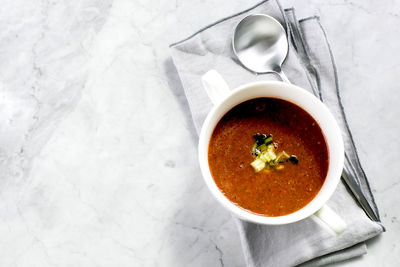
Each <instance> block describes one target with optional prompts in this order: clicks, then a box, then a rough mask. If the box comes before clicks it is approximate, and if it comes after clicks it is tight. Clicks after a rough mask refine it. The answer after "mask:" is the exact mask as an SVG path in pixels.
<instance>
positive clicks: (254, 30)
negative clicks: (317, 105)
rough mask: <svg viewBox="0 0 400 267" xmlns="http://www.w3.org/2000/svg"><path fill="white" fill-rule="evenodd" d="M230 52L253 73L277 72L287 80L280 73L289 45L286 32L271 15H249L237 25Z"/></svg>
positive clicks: (283, 78)
mask: <svg viewBox="0 0 400 267" xmlns="http://www.w3.org/2000/svg"><path fill="white" fill-rule="evenodd" d="M232 46H233V51H234V53H235V55H236V56H237V58H238V59H239V61H240V63H242V64H243V66H244V67H246V68H247V69H249V70H250V71H252V72H255V73H271V72H273V73H277V74H278V75H279V76H280V77H281V79H282V80H283V81H285V82H289V80H288V79H287V77H286V76H285V75H284V73H283V72H282V69H281V66H282V63H283V62H284V61H285V58H286V55H287V53H288V49H289V45H288V41H287V38H286V31H285V29H284V28H283V26H282V25H281V24H280V23H279V22H278V21H277V20H276V19H274V18H273V17H271V16H268V15H263V14H254V15H249V16H247V17H245V18H244V19H242V20H241V21H240V22H239V24H238V25H237V26H236V29H235V32H234V35H233V39H232Z"/></svg>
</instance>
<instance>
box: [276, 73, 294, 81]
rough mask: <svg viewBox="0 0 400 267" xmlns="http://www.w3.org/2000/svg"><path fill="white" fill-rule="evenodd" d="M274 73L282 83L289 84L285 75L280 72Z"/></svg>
mask: <svg viewBox="0 0 400 267" xmlns="http://www.w3.org/2000/svg"><path fill="white" fill-rule="evenodd" d="M275 73H276V74H278V75H279V77H280V78H281V80H282V82H285V83H291V82H290V81H289V79H288V77H286V75H285V73H283V71H282V70H279V71H275Z"/></svg>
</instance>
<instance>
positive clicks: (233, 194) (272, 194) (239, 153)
mask: <svg viewBox="0 0 400 267" xmlns="http://www.w3.org/2000/svg"><path fill="white" fill-rule="evenodd" d="M257 133H263V134H268V135H269V134H271V135H272V136H273V141H274V143H275V146H277V150H279V151H286V152H287V153H289V154H290V155H296V157H297V159H298V162H297V164H294V163H291V162H285V164H284V166H283V167H281V168H280V169H279V170H278V169H275V168H273V169H269V170H261V171H259V172H256V171H255V170H254V169H253V167H252V166H251V165H250V163H252V162H253V161H254V160H255V155H253V154H252V148H253V146H254V144H255V140H254V138H253V135H254V134H257ZM328 157H329V156H328V149H327V145H326V142H325V138H324V135H323V133H322V131H321V128H320V127H319V125H318V123H317V122H316V121H315V120H314V119H313V118H312V117H311V116H310V115H309V114H308V113H307V112H306V111H304V110H303V109H301V108H300V107H298V106H297V105H295V104H293V103H290V102H288V101H285V100H281V99H276V98H256V99H252V100H249V101H246V102H243V103H241V104H239V105H237V106H235V107H234V108H232V109H231V110H230V111H229V112H228V113H226V114H225V115H224V116H223V117H222V118H221V120H220V121H219V122H218V124H217V126H216V127H215V129H214V132H213V134H212V136H211V140H210V144H209V148H208V162H209V166H210V170H211V174H212V177H213V178H214V180H215V182H216V184H217V186H218V187H219V189H220V190H221V191H222V193H223V194H224V195H225V196H226V197H227V198H228V199H229V200H230V201H232V202H233V203H235V204H236V205H238V206H239V207H241V208H244V209H246V210H248V211H251V212H253V213H256V214H259V215H264V216H282V215H286V214H290V213H293V212H295V211H297V210H299V209H301V208H302V207H304V206H306V205H307V204H308V203H309V202H310V201H311V200H312V199H313V198H314V197H315V196H316V195H317V193H318V192H319V190H320V189H321V187H322V184H323V183H324V181H325V178H326V175H327V172H328V164H329V163H328Z"/></svg>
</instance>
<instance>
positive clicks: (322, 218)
mask: <svg viewBox="0 0 400 267" xmlns="http://www.w3.org/2000/svg"><path fill="white" fill-rule="evenodd" d="M311 218H312V219H313V220H314V221H315V222H317V223H318V224H319V225H321V226H322V227H324V228H325V229H327V230H328V231H329V232H331V233H332V234H334V235H338V234H340V233H342V232H343V231H344V230H345V229H346V227H347V224H346V222H345V221H344V220H343V219H342V218H341V217H340V216H339V215H338V214H337V213H336V212H334V211H333V210H332V209H331V208H330V207H329V206H328V205H326V204H325V205H323V206H322V208H320V209H319V210H318V211H317V212H316V213H314V214H313V215H312V216H311Z"/></svg>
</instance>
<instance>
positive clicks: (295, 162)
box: [289, 155, 299, 164]
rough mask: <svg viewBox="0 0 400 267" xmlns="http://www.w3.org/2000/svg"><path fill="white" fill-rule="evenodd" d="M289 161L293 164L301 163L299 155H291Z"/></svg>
mask: <svg viewBox="0 0 400 267" xmlns="http://www.w3.org/2000/svg"><path fill="white" fill-rule="evenodd" d="M289 161H290V162H291V163H293V164H297V163H299V160H298V159H297V157H296V156H295V155H291V156H290V158H289Z"/></svg>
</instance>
